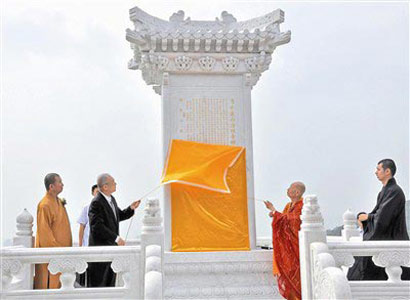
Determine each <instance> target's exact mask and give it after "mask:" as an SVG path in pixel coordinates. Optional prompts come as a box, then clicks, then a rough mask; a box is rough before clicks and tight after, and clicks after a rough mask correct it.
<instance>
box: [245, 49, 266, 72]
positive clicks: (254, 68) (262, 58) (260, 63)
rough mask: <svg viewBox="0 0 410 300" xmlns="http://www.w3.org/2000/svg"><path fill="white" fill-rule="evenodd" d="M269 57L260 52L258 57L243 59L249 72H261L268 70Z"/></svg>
mask: <svg viewBox="0 0 410 300" xmlns="http://www.w3.org/2000/svg"><path fill="white" fill-rule="evenodd" d="M271 59H272V58H271V56H270V55H266V54H265V52H263V51H262V52H261V54H260V55H259V56H253V57H249V58H247V59H245V65H246V68H247V69H248V71H250V72H261V71H264V70H266V69H268V67H269V64H270V62H271Z"/></svg>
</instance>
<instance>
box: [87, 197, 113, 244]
mask: <svg viewBox="0 0 410 300" xmlns="http://www.w3.org/2000/svg"><path fill="white" fill-rule="evenodd" d="M88 218H89V222H90V232H92V234H93V236H95V237H97V238H98V239H99V240H105V241H108V242H109V243H110V244H112V245H115V239H116V238H117V234H116V233H115V232H114V231H113V230H111V229H110V228H108V226H106V225H105V223H104V218H103V208H102V206H101V205H100V204H99V203H98V202H96V201H93V202H91V204H90V209H89V210H88Z"/></svg>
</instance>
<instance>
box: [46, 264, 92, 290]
mask: <svg viewBox="0 0 410 300" xmlns="http://www.w3.org/2000/svg"><path fill="white" fill-rule="evenodd" d="M86 269H87V262H86V261H85V260H84V259H81V258H52V259H50V263H49V264H48V270H49V271H50V273H51V274H57V273H59V272H61V276H60V282H61V289H63V290H71V289H74V281H75V273H76V272H77V273H84V272H85V270H86Z"/></svg>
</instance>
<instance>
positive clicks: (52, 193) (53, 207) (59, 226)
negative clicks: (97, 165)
mask: <svg viewBox="0 0 410 300" xmlns="http://www.w3.org/2000/svg"><path fill="white" fill-rule="evenodd" d="M44 184H45V186H46V190H47V193H46V195H45V196H44V197H43V199H41V201H40V203H39V204H38V206H37V234H36V244H35V247H36V248H44V247H71V246H72V239H71V228H70V221H69V219H68V215H67V211H66V209H65V207H64V203H63V202H62V201H61V199H60V198H58V197H57V195H58V194H60V193H61V192H62V191H63V187H64V184H63V182H62V180H61V177H60V176H59V175H58V174H56V173H50V174H47V175H46V177H45V178H44ZM35 270H36V273H35V276H34V288H35V289H58V288H60V274H57V275H52V274H51V273H50V272H49V271H48V264H38V265H36V267H35Z"/></svg>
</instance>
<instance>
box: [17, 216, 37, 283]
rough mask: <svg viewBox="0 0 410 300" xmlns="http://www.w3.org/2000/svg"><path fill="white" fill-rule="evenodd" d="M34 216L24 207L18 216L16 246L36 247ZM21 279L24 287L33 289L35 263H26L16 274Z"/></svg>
mask: <svg viewBox="0 0 410 300" xmlns="http://www.w3.org/2000/svg"><path fill="white" fill-rule="evenodd" d="M33 220H34V219H33V216H32V215H31V214H30V213H29V212H28V211H27V209H24V210H23V212H22V213H21V214H19V215H18V216H17V218H16V223H17V224H16V227H17V230H16V234H15V235H14V237H13V245H14V246H23V247H26V248H33V247H34V236H33ZM16 277H17V278H18V279H19V280H21V287H22V289H27V290H31V289H32V288H33V280H34V265H24V266H23V267H22V270H21V272H20V274H18V275H17V276H16Z"/></svg>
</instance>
